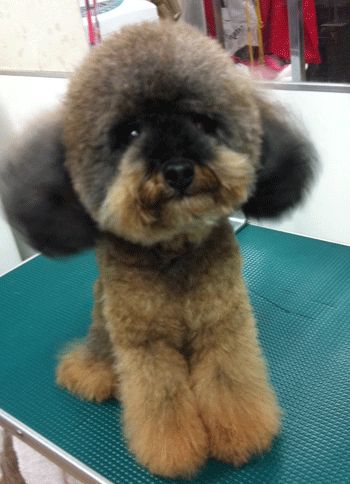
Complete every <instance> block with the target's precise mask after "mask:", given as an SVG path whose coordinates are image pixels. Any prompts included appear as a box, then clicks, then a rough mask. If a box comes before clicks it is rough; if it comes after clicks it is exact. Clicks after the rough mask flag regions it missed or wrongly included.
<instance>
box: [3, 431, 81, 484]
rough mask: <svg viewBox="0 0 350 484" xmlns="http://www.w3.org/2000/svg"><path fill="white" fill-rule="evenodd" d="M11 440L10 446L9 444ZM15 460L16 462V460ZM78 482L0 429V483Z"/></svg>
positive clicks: (65, 483) (69, 483) (61, 483)
mask: <svg viewBox="0 0 350 484" xmlns="http://www.w3.org/2000/svg"><path fill="white" fill-rule="evenodd" d="M11 441H12V446H11ZM16 460H17V462H16ZM38 482H40V484H80V482H79V481H78V480H76V479H74V478H73V477H71V476H69V475H68V474H67V473H66V472H64V471H63V470H62V469H60V468H59V467H57V466H56V465H55V464H53V463H52V462H50V461H49V460H48V459H46V458H45V457H43V456H42V455H41V454H39V453H38V452H36V451H35V450H33V449H32V448H31V447H29V446H28V445H26V444H24V443H23V442H21V441H20V440H19V439H17V438H15V437H13V438H11V439H10V442H9V439H8V435H6V436H5V432H4V431H3V430H2V429H0V484H23V483H24V484H38Z"/></svg>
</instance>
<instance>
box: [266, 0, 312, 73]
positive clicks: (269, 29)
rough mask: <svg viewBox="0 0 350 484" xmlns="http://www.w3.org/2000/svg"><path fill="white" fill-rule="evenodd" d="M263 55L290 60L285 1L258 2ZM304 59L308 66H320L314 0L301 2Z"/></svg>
mask: <svg viewBox="0 0 350 484" xmlns="http://www.w3.org/2000/svg"><path fill="white" fill-rule="evenodd" d="M260 10H261V17H262V21H263V37H264V51H265V54H275V55H277V56H278V57H281V58H282V59H285V60H288V61H289V60H290V51H289V34H288V10H287V0H260ZM303 14H304V39H305V42H304V57H305V62H307V63H308V64H320V63H321V57H320V53H319V50H318V30H317V17H316V8H315V2H314V0H303Z"/></svg>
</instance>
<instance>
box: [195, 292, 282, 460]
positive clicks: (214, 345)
mask: <svg viewBox="0 0 350 484" xmlns="http://www.w3.org/2000/svg"><path fill="white" fill-rule="evenodd" d="M242 292H243V291H242ZM243 294H244V292H243ZM245 299H246V298H243V300H242V301H240V302H238V304H236V305H235V307H232V308H231V310H229V311H228V313H227V315H226V318H224V319H221V320H218V321H215V322H213V323H212V324H209V323H207V324H206V325H205V326H204V327H203V328H202V331H201V332H200V333H199V334H198V336H197V338H196V341H195V343H194V354H193V357H192V361H191V364H192V376H191V378H192V383H193V389H194V392H195V394H196V397H197V402H198V404H199V408H200V412H201V416H202V418H203V421H204V424H205V426H206V428H207V430H208V433H209V446H210V454H211V456H212V457H215V458H217V459H219V460H223V461H225V462H229V463H232V464H234V465H235V466H240V465H242V464H244V463H246V462H247V461H248V460H249V458H250V457H251V456H252V455H254V454H257V453H261V452H263V451H265V450H267V449H269V447H270V446H271V442H272V440H273V438H274V436H276V434H277V433H278V431H279V426H280V410H279V408H278V404H277V402H276V398H275V395H274V392H273V390H272V388H271V387H270V384H269V382H268V378H267V373H266V369H265V364H264V360H263V357H262V354H261V352H260V348H259V346H258V342H257V335H256V329H255V323H254V319H253V316H252V314H251V311H250V307H249V303H248V301H247V300H245Z"/></svg>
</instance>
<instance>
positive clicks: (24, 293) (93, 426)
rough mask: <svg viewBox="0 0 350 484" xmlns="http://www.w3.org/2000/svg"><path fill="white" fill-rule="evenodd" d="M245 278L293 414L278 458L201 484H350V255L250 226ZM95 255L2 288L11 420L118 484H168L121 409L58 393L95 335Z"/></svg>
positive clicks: (35, 269)
mask: <svg viewBox="0 0 350 484" xmlns="http://www.w3.org/2000/svg"><path fill="white" fill-rule="evenodd" d="M238 239H239V243H240V246H241V251H242V255H243V258H244V277H245V280H246V282H247V285H248V288H249V292H250V297H251V300H252V304H253V307H254V311H255V314H256V318H257V321H258V327H259V332H260V340H261V344H262V346H263V349H264V352H265V355H266V358H267V360H268V363H269V367H270V374H271V379H272V383H273V385H274V387H275V389H276V392H277V394H278V397H279V401H280V403H281V406H282V408H283V410H284V420H283V431H282V433H281V435H280V437H279V438H278V439H277V440H276V443H275V445H274V447H273V449H272V451H271V452H270V453H269V454H266V455H264V456H262V457H257V458H255V459H254V460H253V461H252V462H251V463H250V464H248V465H247V466H245V467H244V468H242V469H240V470H235V469H234V468H232V467H231V466H229V465H226V464H223V463H220V462H216V461H213V460H212V461H209V462H208V464H207V466H206V467H205V468H204V469H203V470H202V472H201V473H200V474H199V475H198V476H197V477H196V478H195V479H194V480H192V481H182V480H176V481H169V482H178V483H180V482H193V483H215V484H221V483H259V484H260V483H283V484H288V483H293V484H295V483H308V484H309V483H317V484H319V483H327V484H328V483H332V484H333V483H350V248H349V247H345V246H341V245H336V244H330V243H326V242H320V241H317V240H313V239H308V238H304V237H298V236H294V235H290V234H284V233H281V232H276V231H272V230H268V229H263V228H258V227H253V226H248V227H246V228H245V229H243V230H242V231H241V232H240V233H239V235H238ZM96 275H97V268H96V263H95V258H94V254H93V253H85V254H83V255H80V256H76V257H72V258H68V259H61V260H50V259H47V258H45V257H41V256H40V257H37V258H35V259H33V260H31V261H30V262H28V263H26V264H24V265H23V266H21V267H19V268H18V269H16V270H15V271H13V272H10V273H9V274H7V275H5V276H4V277H2V278H0V347H1V351H0V408H2V409H3V410H5V411H6V412H8V413H9V414H11V415H12V416H14V417H15V418H16V419H18V420H20V421H21V422H23V423H24V424H25V425H27V426H29V427H31V428H32V429H34V430H35V431H36V432H38V433H39V434H41V435H42V436H44V437H45V438H46V439H48V440H50V441H52V442H53V443H55V444H56V445H57V446H59V447H60V448H62V449H64V450H65V451H66V452H68V453H69V454H71V455H73V456H74V457H75V458H77V459H79V460H80V461H82V462H83V463H85V464H87V465H88V466H89V467H91V468H92V469H94V470H96V471H97V472H99V473H100V474H102V475H103V476H105V477H106V478H107V479H109V480H110V481H112V482H118V483H140V484H141V483H144V484H146V483H150V482H168V481H167V480H166V479H162V478H159V477H154V476H151V475H150V474H149V473H148V472H147V471H146V470H145V469H143V468H141V467H139V466H138V465H137V464H136V462H135V461H134V459H133V457H132V455H131V454H129V452H128V450H127V448H126V445H125V443H124V441H123V437H122V433H121V426H120V406H119V404H118V403H117V402H115V401H108V402H106V403H103V404H93V403H87V402H83V401H80V400H78V399H77V398H75V397H73V396H71V395H70V394H68V393H66V392H65V391H63V390H61V389H59V388H57V387H56V386H55V379H54V372H55V365H56V355H57V353H58V352H59V350H60V349H61V348H62V347H64V345H65V344H66V343H67V342H69V341H71V340H72V339H74V338H80V337H83V336H84V335H85V334H86V332H87V329H88V326H89V324H90V312H91V308H92V284H93V282H94V280H95V278H96Z"/></svg>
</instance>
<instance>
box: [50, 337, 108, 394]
mask: <svg viewBox="0 0 350 484" xmlns="http://www.w3.org/2000/svg"><path fill="white" fill-rule="evenodd" d="M115 380H116V378H115V375H114V373H113V370H112V367H111V365H109V364H108V363H107V362H104V361H100V360H96V359H94V358H93V356H92V355H91V354H90V353H89V352H88V350H87V348H86V346H85V345H84V344H79V345H75V346H73V347H72V348H71V349H70V351H69V352H67V353H65V354H63V356H62V357H61V360H60V363H59V365H58V367H57V370H56V382H57V384H58V385H59V386H61V387H63V388H66V389H67V390H68V391H70V392H71V393H73V394H75V395H78V396H79V397H81V398H83V399H85V400H93V401H96V402H102V401H103V400H106V399H108V398H110V397H112V396H113V395H116V382H115Z"/></svg>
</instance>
